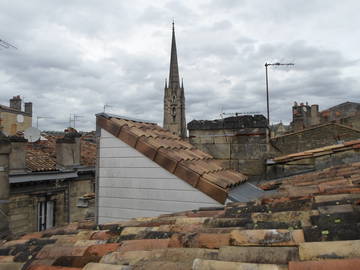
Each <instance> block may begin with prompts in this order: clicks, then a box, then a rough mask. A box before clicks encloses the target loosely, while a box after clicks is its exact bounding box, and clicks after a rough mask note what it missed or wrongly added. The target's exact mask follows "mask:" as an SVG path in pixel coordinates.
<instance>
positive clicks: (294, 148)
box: [271, 123, 360, 156]
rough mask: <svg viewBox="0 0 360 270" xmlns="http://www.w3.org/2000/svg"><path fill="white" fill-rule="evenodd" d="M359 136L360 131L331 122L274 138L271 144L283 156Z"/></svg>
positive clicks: (275, 151) (276, 153) (275, 153)
mask: <svg viewBox="0 0 360 270" xmlns="http://www.w3.org/2000/svg"><path fill="white" fill-rule="evenodd" d="M359 138H360V131H357V130H355V129H352V128H348V127H346V126H342V125H338V124H335V123H330V124H325V125H321V126H317V127H313V128H309V129H305V130H302V131H299V132H295V133H291V134H287V135H284V136H279V137H275V138H272V139H271V146H272V151H273V155H274V156H282V155H287V154H291V153H298V152H303V151H306V150H310V149H314V148H318V147H324V146H327V145H333V144H337V143H339V142H342V141H350V140H354V139H359Z"/></svg>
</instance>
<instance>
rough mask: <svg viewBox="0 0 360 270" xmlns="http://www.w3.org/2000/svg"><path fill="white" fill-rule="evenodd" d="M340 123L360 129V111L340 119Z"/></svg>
mask: <svg viewBox="0 0 360 270" xmlns="http://www.w3.org/2000/svg"><path fill="white" fill-rule="evenodd" d="M339 123H340V124H342V125H346V126H349V127H352V128H355V129H358V130H360V112H358V113H356V114H354V115H352V116H348V117H345V118H343V119H340V120H339Z"/></svg>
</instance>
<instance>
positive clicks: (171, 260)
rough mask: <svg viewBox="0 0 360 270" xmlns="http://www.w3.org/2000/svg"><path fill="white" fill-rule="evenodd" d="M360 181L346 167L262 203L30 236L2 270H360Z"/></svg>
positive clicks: (5, 256)
mask: <svg viewBox="0 0 360 270" xmlns="http://www.w3.org/2000/svg"><path fill="white" fill-rule="evenodd" d="M359 175H360V163H359V162H358V163H352V164H345V165H342V166H337V167H332V168H328V169H324V170H321V171H318V172H313V173H309V174H302V175H297V176H293V177H289V178H285V179H281V181H278V185H277V186H276V187H277V188H278V191H277V193H275V194H273V195H271V196H270V195H267V196H266V197H264V198H262V199H259V200H257V201H252V202H247V203H231V204H227V205H225V206H223V207H209V208H201V209H197V210H189V211H182V212H178V213H172V214H166V215H161V216H159V217H150V218H137V219H131V220H129V221H119V222H113V223H109V224H98V225H95V224H90V223H86V224H85V223H74V224H70V225H68V226H66V227H63V228H54V229H51V230H48V231H44V232H41V233H32V234H28V235H25V236H23V237H21V238H19V239H14V240H11V241H6V242H1V243H0V269H23V270H28V269H49V270H53V269H64V270H65V269H86V270H93V269H99V270H102V269H104V270H116V269H147V270H148V269H155V270H157V269H174V270H175V269H226V268H224V267H228V269H235V268H236V267H252V268H251V269H267V268H269V267H270V269H286V267H289V269H305V268H306V267H307V268H306V269H332V268H331V267H337V268H335V269H340V268H342V267H343V268H344V267H348V268H349V269H352V268H351V267H353V269H357V268H358V265H359V262H358V260H359V257H360V253H359V252H360V226H359V224H360V215H359V203H360V202H359V201H360V188H359V185H360V183H354V182H353V181H352V180H351V179H357V176H359ZM204 182H207V183H206V184H205V185H202V183H204ZM197 187H198V188H202V189H203V190H204V192H206V189H208V188H209V187H213V188H215V189H216V188H219V187H218V186H217V185H215V184H213V183H211V182H209V181H208V180H206V179H204V178H203V177H200V179H198V183H197ZM316 189H317V191H316ZM314 190H315V191H316V192H314ZM345 190H347V191H346V193H345ZM351 192H352V193H351ZM23 266H25V267H23ZM6 267H8V268H6ZM10 267H13V268H10ZM217 267H218V268H217Z"/></svg>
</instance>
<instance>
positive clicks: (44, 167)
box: [25, 132, 96, 172]
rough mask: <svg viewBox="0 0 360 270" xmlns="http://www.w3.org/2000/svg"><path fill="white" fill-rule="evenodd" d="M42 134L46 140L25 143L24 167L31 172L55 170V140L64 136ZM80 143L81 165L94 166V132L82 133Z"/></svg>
mask: <svg viewBox="0 0 360 270" xmlns="http://www.w3.org/2000/svg"><path fill="white" fill-rule="evenodd" d="M42 136H43V137H44V138H45V139H46V140H40V141H37V142H34V143H27V146H26V160H25V161H26V168H27V169H28V170H29V171H32V172H46V171H56V170H57V169H56V140H57V139H59V138H62V137H64V136H63V135H61V136H60V135H53V134H47V133H42ZM80 143H81V165H85V166H95V160H96V143H95V134H94V133H93V132H89V133H86V134H82V136H81V138H80Z"/></svg>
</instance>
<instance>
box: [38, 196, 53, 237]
mask: <svg viewBox="0 0 360 270" xmlns="http://www.w3.org/2000/svg"><path fill="white" fill-rule="evenodd" d="M54 226H55V201H41V202H38V231H39V232H40V231H43V230H47V229H50V228H52V227H54Z"/></svg>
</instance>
